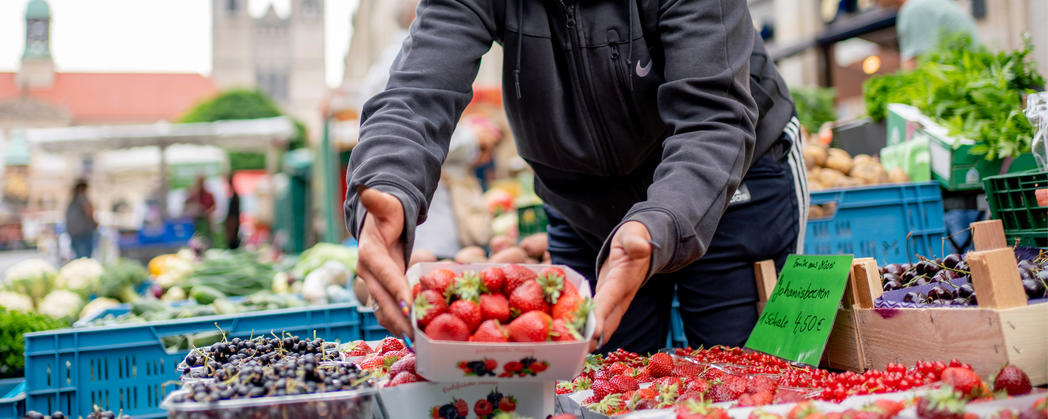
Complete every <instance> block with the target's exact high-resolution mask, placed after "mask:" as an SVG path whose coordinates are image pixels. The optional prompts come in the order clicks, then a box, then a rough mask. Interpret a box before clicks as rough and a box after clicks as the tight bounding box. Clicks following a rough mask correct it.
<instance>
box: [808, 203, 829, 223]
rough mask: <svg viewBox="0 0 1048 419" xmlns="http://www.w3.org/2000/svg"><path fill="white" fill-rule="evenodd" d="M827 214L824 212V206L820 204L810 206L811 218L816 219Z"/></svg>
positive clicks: (809, 217)
mask: <svg viewBox="0 0 1048 419" xmlns="http://www.w3.org/2000/svg"><path fill="white" fill-rule="evenodd" d="M825 216H826V214H825V213H824V212H823V210H822V207H820V206H818V205H812V206H811V207H810V208H808V219H809V220H811V219H815V218H822V217H825Z"/></svg>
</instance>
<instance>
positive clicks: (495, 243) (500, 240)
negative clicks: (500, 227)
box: [488, 235, 515, 254]
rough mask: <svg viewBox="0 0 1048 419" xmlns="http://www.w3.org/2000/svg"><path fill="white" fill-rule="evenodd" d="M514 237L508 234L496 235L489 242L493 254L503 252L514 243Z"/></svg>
mask: <svg viewBox="0 0 1048 419" xmlns="http://www.w3.org/2000/svg"><path fill="white" fill-rule="evenodd" d="M514 244H515V243H513V239H512V238H510V237H509V236H506V235H500V236H495V237H492V238H491V241H490V242H488V247H490V248H491V254H495V253H498V252H501V251H503V250H505V249H507V248H510V247H512V246H513V245H514Z"/></svg>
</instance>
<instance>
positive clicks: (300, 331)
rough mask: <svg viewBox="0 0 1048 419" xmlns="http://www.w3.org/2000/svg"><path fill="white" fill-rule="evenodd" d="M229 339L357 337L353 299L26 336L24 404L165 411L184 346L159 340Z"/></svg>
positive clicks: (45, 408)
mask: <svg viewBox="0 0 1048 419" xmlns="http://www.w3.org/2000/svg"><path fill="white" fill-rule="evenodd" d="M219 328H221V329H222V330H223V331H225V333H226V336H227V338H230V339H231V338H233V337H248V336H251V335H255V336H258V335H260V334H268V333H270V331H275V332H276V333H280V332H282V331H285V332H288V333H291V334H294V335H296V336H302V337H310V338H312V337H313V336H314V331H315V332H316V337H319V338H324V339H326V340H330V341H335V340H339V341H342V342H346V341H351V340H356V339H359V338H360V317H359V316H358V314H357V307H356V305H355V304H352V303H347V304H331V305H325V306H319V307H310V308H294V309H286V310H270V311H259V312H253V313H238V314H231V315H222V316H207V317H196V318H191V319H179V320H170V321H163V322H150V323H138V324H129V325H120V326H107V327H92V328H83V329H62V330H54V331H49V332H38V333H28V334H26V335H25V351H26V357H25V358H26V359H25V372H26V389H27V391H26V397H27V399H26V408H27V409H30V410H36V411H39V412H52V411H55V410H61V411H63V412H65V413H67V414H69V415H70V416H71V417H77V416H78V415H84V416H86V415H87V414H88V413H89V412H90V409H91V406H92V405H98V406H100V407H102V408H103V409H109V410H113V411H114V412H116V411H120V410H122V411H123V412H124V413H126V414H129V415H132V416H134V417H136V418H138V417H165V416H166V413H165V412H164V411H163V410H161V409H160V402H161V401H163V399H164V396H165V395H167V394H168V393H169V392H171V391H173V390H175V383H174V382H175V380H177V379H178V371H176V369H175V367H176V365H177V364H178V363H179V362H180V361H182V359H183V358H185V356H186V355H187V354H188V353H189V350H177V351H173V352H168V351H167V350H166V349H165V348H164V344H163V343H162V341H161V338H164V337H169V336H181V335H187V334H193V333H200V332H217V331H218V329H219Z"/></svg>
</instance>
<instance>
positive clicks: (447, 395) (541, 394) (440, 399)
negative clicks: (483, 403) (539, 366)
mask: <svg viewBox="0 0 1048 419" xmlns="http://www.w3.org/2000/svg"><path fill="white" fill-rule="evenodd" d="M493 393H497V394H501V395H502V398H508V399H511V400H512V401H513V403H512V404H513V405H515V406H514V407H515V410H513V411H514V412H516V413H517V414H519V415H521V416H524V417H530V418H544V417H547V416H549V415H551V414H553V410H554V408H553V400H554V397H553V396H554V394H553V382H552V381H551V382H546V383H525V382H473V383H425V382H423V383H411V384H402V385H399V386H396V387H389V388H383V389H381V390H380V391H379V399H380V400H381V402H382V406H383V408H384V409H385V413H386V417H388V418H431V417H440V415H439V413H440V409H441V408H445V409H447V407H445V406H446V405H448V404H451V405H454V404H455V402H456V401H458V400H462V401H464V402H465V404H466V405H467V406H468V409H467V410H468V412H467V415H466V416H460V417H466V418H478V417H480V416H479V415H478V414H477V413H476V412H477V410H476V409H477V407H478V406H477V402H478V401H480V400H491V399H489V398H488V396H490V395H492V394H493ZM503 407H506V406H503ZM498 408H499V406H495V405H493V406H492V409H493V410H492V413H498V412H499V411H500V410H497V409H498ZM434 413H437V414H436V415H434Z"/></svg>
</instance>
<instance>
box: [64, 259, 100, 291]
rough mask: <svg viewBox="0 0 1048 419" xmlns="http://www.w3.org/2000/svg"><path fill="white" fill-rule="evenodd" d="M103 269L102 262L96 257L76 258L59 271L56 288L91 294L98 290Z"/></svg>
mask: <svg viewBox="0 0 1048 419" xmlns="http://www.w3.org/2000/svg"><path fill="white" fill-rule="evenodd" d="M102 271H103V269H102V264H100V263H98V262H97V261H95V260H94V259H90V258H80V259H74V260H72V261H71V262H69V263H67V264H66V265H65V266H63V267H62V269H61V270H59V271H58V278H56V279H55V288H58V289H65V290H70V291H73V292H75V293H77V294H80V295H84V296H86V295H90V294H91V293H94V292H97V291H98V280H99V278H100V277H101V276H102Z"/></svg>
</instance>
